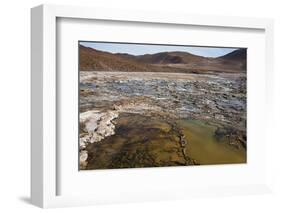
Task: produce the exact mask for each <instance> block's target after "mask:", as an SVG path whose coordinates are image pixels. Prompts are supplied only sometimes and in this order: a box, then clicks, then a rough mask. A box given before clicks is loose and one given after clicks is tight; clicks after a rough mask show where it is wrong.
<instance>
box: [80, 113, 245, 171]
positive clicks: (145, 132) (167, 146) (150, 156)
mask: <svg viewBox="0 0 281 213" xmlns="http://www.w3.org/2000/svg"><path fill="white" fill-rule="evenodd" d="M115 122H116V131H115V132H116V133H115V135H112V136H110V137H107V138H105V139H104V140H102V141H101V142H98V143H93V144H90V145H88V147H87V151H88V154H89V158H88V166H87V168H86V169H116V168H142V167H163V166H185V165H193V164H192V163H191V162H192V159H194V160H195V161H196V163H199V164H200V165H207V164H229V163H245V162H246V150H245V149H237V148H235V147H233V146H231V145H229V144H228V143H227V142H226V141H217V139H216V138H215V137H214V132H215V130H216V128H217V127H216V126H215V125H211V124H207V123H206V122H204V121H199V120H187V119H185V120H178V121H175V122H172V123H173V124H176V125H177V128H178V129H181V132H182V133H183V134H184V136H185V138H186V140H187V144H186V146H185V148H184V147H182V146H181V144H180V142H179V135H178V133H177V132H175V131H174V130H173V128H172V126H171V121H168V120H165V119H163V118H160V117H154V116H152V117H150V116H143V115H140V114H132V113H121V114H120V115H119V118H118V119H117V120H116V121H115ZM183 149H185V155H187V156H185V155H184V153H183ZM187 159H190V160H191V161H187Z"/></svg>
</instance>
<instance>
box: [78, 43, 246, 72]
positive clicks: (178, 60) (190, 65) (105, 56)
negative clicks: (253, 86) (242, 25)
mask: <svg viewBox="0 0 281 213" xmlns="http://www.w3.org/2000/svg"><path fill="white" fill-rule="evenodd" d="M79 58H80V64H79V66H80V67H79V68H80V70H84V71H94V70H95V71H131V72H133V71H134V72H136V71H140V72H243V71H245V70H246V49H239V50H236V51H234V52H231V53H229V54H227V55H225V56H222V57H218V58H207V57H202V56H197V55H193V54H190V53H187V52H161V53H156V54H145V55H141V56H134V55H130V54H122V53H116V54H113V53H109V52H103V51H99V50H96V49H93V48H89V47H84V46H82V45H80V46H79Z"/></svg>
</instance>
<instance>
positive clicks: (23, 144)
mask: <svg viewBox="0 0 281 213" xmlns="http://www.w3.org/2000/svg"><path fill="white" fill-rule="evenodd" d="M279 2H280V1H278V0H276V1H274V0H260V1H257V0H256V1H253V0H252V1H251V0H235V1H226V0H211V1H208V0H205V1H203V0H192V1H190V0H169V1H167V0H154V1H153V0H139V1H133V0H101V1H98V0H80V1H79V2H78V1H74V0H56V1H47V0H46V1H39V0H8V1H2V2H1V7H0V16H1V18H0V23H1V25H0V29H1V31H0V38H1V39H0V42H1V43H0V54H1V55H0V67H1V68H0V70H1V77H0V92H1V104H0V124H1V128H0V133H1V139H0V141H1V144H2V146H1V154H0V165H1V167H0V212H12V211H16V212H17V211H20V212H37V211H40V209H38V208H36V207H34V206H32V205H30V204H29V187H30V184H29V178H30V175H29V173H30V166H29V164H30V157H29V153H30V152H29V149H30V127H29V125H30V119H29V117H30V112H29V110H30V109H29V107H30V104H29V102H30V95H29V93H30V8H31V7H34V6H37V5H39V4H42V3H55V4H71V5H76V4H79V5H80V6H100V7H112V8H123V9H140V10H154V11H172V12H175V13H176V12H185V13H191V14H215V15H230V16H251V17H269V18H274V20H275V44H274V46H275V50H274V52H275V82H274V83H275V91H274V94H273V95H274V97H275V112H274V114H275V116H274V123H275V129H274V131H273V132H274V136H273V137H272V138H273V141H272V142H271V143H272V150H273V156H272V159H273V163H274V164H273V168H275V171H274V183H275V185H274V193H273V194H270V195H259V196H242V197H225V198H202V199H192V200H184V201H170V202H156V203H152V202H150V203H138V204H122V205H121V204H119V205H109V206H94V207H82V208H72V209H67V211H68V212H77V211H91V212H123V213H126V212H176V211H181V212H192V213H193V212H216V213H218V212H228V213H232V212H235V213H237V212H280V211H281V205H280V200H281V183H280V182H281V181H280V180H281V166H280V162H281V155H280V151H281V145H280V144H281V139H280V135H279V134H278V133H279V131H280V130H281V125H280V124H279V120H280V119H281V116H280V115H281V110H280V109H281V101H280V99H281V93H280V91H281V60H279V58H280V57H281V12H280V8H281V5H279V4H278V3H279ZM278 109H279V110H278ZM279 129H280V130H279ZM64 210H65V209H64ZM47 211H52V212H60V211H63V209H52V210H47Z"/></svg>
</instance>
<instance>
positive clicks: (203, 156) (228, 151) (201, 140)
mask: <svg viewBox="0 0 281 213" xmlns="http://www.w3.org/2000/svg"><path fill="white" fill-rule="evenodd" d="M179 124H180V126H181V127H182V128H183V131H184V135H185V137H186V138H187V141H188V143H187V146H186V152H187V154H188V155H189V156H190V157H191V158H193V159H195V160H196V161H197V162H198V163H199V164H201V165H204V164H229V163H246V150H245V149H243V148H242V149H237V148H236V147H234V146H231V145H230V144H228V143H227V141H218V140H217V139H216V138H215V137H214V132H215V130H216V128H217V127H216V126H215V125H211V124H208V123H207V122H205V121H200V120H181V121H179Z"/></svg>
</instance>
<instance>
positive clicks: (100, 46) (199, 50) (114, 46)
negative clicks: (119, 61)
mask: <svg viewBox="0 0 281 213" xmlns="http://www.w3.org/2000/svg"><path fill="white" fill-rule="evenodd" d="M80 44H81V45H83V46H86V47H92V48H95V49H97V50H101V51H106V52H111V53H128V54H132V55H144V54H154V53H159V52H170V51H183V52H189V53H192V54H195V55H200V56H205V57H219V56H222V55H225V54H227V53H230V52H232V51H234V50H236V49H235V48H225V47H223V48H221V47H195V46H170V45H147V44H126V43H103V42H80Z"/></svg>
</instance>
